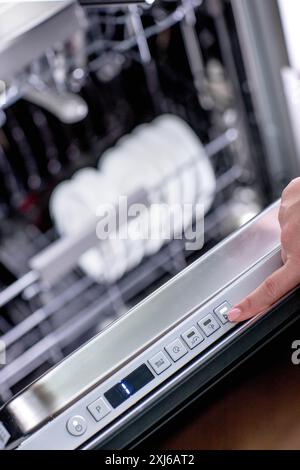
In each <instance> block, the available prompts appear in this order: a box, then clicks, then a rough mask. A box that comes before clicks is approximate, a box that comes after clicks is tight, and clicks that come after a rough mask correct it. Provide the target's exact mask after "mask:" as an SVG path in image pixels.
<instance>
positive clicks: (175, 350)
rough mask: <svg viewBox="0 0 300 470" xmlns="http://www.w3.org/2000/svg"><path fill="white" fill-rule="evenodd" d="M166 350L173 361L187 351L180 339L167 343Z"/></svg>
mask: <svg viewBox="0 0 300 470" xmlns="http://www.w3.org/2000/svg"><path fill="white" fill-rule="evenodd" d="M166 350H167V352H168V353H169V354H170V356H171V358H172V359H173V361H175V362H176V361H178V359H180V358H181V357H182V356H184V355H185V354H186V353H187V349H186V347H185V346H184V344H183V343H182V341H180V339H176V340H175V341H173V343H171V344H168V346H166Z"/></svg>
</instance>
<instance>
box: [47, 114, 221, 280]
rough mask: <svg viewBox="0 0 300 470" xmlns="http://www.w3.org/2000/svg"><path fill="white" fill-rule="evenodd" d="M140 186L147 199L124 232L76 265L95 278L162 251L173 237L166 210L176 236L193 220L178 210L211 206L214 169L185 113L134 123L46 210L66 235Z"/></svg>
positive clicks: (112, 275) (119, 272) (115, 275)
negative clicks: (183, 116)
mask: <svg viewBox="0 0 300 470" xmlns="http://www.w3.org/2000/svg"><path fill="white" fill-rule="evenodd" d="M140 189H145V190H146V191H147V193H148V195H149V200H150V203H151V205H150V207H149V208H148V209H145V210H144V212H143V213H142V214H141V215H139V216H138V217H136V219H134V220H131V222H130V223H129V230H128V231H129V236H128V237H127V238H126V239H123V237H120V236H119V237H118V236H115V237H114V238H113V239H111V238H109V239H108V240H106V241H101V243H99V247H95V248H93V249H90V250H89V251H88V252H87V253H85V254H84V255H83V256H82V257H81V258H80V260H79V266H80V267H81V269H82V270H83V271H84V272H85V273H86V274H87V275H89V276H90V277H92V278H93V279H95V280H97V281H99V282H101V281H103V280H106V281H108V282H114V281H116V280H117V279H120V278H121V277H122V276H123V274H124V273H125V272H127V271H130V270H131V269H133V268H134V267H136V266H137V265H138V264H139V263H140V262H141V261H142V259H143V258H144V257H145V256H147V255H148V256H149V255H152V254H154V253H156V252H157V251H159V249H160V248H161V247H162V245H163V244H164V243H165V242H166V241H167V240H169V239H170V233H169V223H165V221H166V220H167V217H168V216H169V212H170V209H171V211H172V216H173V219H174V224H173V225H172V229H173V231H172V233H171V237H175V236H178V234H180V233H182V231H183V230H184V229H185V228H186V227H187V226H189V225H190V224H191V222H192V220H191V219H192V216H191V214H190V213H189V212H188V211H187V212H185V211H183V212H182V210H181V209H182V207H183V206H184V205H185V206H186V205H195V204H199V203H201V204H202V206H203V208H204V213H206V212H207V211H208V210H209V208H210V207H211V204H212V202H213V199H214V194H215V189H216V180H215V174H214V171H213V168H212V166H211V164H210V161H209V159H208V157H207V155H206V154H205V150H204V148H203V145H202V144H201V142H200V140H199V139H198V137H197V136H196V134H195V133H194V132H193V130H192V129H191V128H190V127H189V126H188V125H187V124H186V123H185V122H184V121H183V120H182V119H180V118H178V117H176V116H173V115H163V116H160V117H159V118H157V119H155V120H154V121H153V122H152V123H150V124H144V125H141V126H139V127H137V128H136V129H135V130H134V131H133V132H132V133H131V134H130V135H128V136H125V137H123V138H122V139H120V141H119V142H118V143H117V145H116V146H115V147H113V148H111V149H109V150H108V151H106V152H105V153H104V154H103V155H102V157H101V160H100V162H99V170H98V171H97V170H95V169H92V168H87V169H84V170H81V171H79V172H77V173H76V174H75V175H74V176H73V178H72V179H71V180H70V181H67V182H64V183H61V184H60V185H59V186H58V187H57V188H56V189H55V191H54V193H53V195H52V197H51V202H50V211H51V214H52V217H53V220H54V222H55V224H56V227H57V230H58V232H59V233H60V234H61V235H69V234H72V233H75V232H76V231H78V230H80V229H82V227H83V226H84V225H85V224H89V223H91V221H92V220H93V219H95V215H96V214H97V213H98V214H99V207H100V206H102V205H106V206H107V205H115V206H117V205H118V201H119V196H127V197H128V196H131V195H132V194H133V193H135V192H136V191H137V190H140ZM182 213H183V214H184V217H182ZM149 228H150V234H151V235H150V234H149ZM121 231H122V227H120V228H119V232H118V233H119V234H120V232H121Z"/></svg>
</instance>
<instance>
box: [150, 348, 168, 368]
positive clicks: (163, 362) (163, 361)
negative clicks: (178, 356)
mask: <svg viewBox="0 0 300 470" xmlns="http://www.w3.org/2000/svg"><path fill="white" fill-rule="evenodd" d="M148 362H149V364H150V366H152V367H153V369H154V371H155V372H156V373H157V374H161V373H162V372H164V371H165V370H166V369H168V368H169V367H170V365H171V362H170V361H169V359H168V358H167V356H166V355H165V354H164V353H163V352H162V351H160V352H159V353H157V354H155V356H153V357H152V358H151V359H149V361H148Z"/></svg>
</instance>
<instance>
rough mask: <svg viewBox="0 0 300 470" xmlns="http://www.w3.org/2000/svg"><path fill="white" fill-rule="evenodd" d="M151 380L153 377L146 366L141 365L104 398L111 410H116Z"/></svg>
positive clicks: (105, 394) (106, 393)
mask: <svg viewBox="0 0 300 470" xmlns="http://www.w3.org/2000/svg"><path fill="white" fill-rule="evenodd" d="M153 379H154V375H153V374H152V372H151V371H150V369H148V367H147V366H146V364H143V365H141V366H140V367H139V368H138V369H136V370H134V371H133V372H131V374H129V375H127V377H125V378H124V379H123V380H121V382H119V383H118V384H116V385H114V386H113V387H112V388H110V389H109V390H108V391H107V392H105V393H104V396H105V398H106V399H107V400H108V401H109V403H110V404H111V406H112V407H113V408H117V406H120V405H121V404H122V403H124V401H126V400H127V399H128V398H130V397H131V396H132V395H134V394H135V393H136V392H138V391H139V390H140V389H141V388H143V387H144V386H145V385H147V384H148V383H149V382H151V380H153Z"/></svg>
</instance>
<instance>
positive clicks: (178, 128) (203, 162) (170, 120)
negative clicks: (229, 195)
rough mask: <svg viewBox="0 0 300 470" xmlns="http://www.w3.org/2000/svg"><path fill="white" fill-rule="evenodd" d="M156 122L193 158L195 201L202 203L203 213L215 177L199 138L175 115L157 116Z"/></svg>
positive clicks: (207, 207) (206, 208) (205, 210)
mask: <svg viewBox="0 0 300 470" xmlns="http://www.w3.org/2000/svg"><path fill="white" fill-rule="evenodd" d="M156 123H157V124H158V125H159V127H161V128H162V129H165V130H166V131H168V132H169V133H170V134H172V135H173V138H174V139H177V141H180V142H181V144H182V145H184V146H185V147H186V148H187V149H188V151H189V157H188V158H191V159H194V158H195V161H196V166H195V167H194V168H195V170H196V173H195V174H196V188H195V189H196V195H197V196H196V201H197V203H202V204H203V207H204V213H206V212H208V210H209V209H210V207H211V205H212V202H213V200H214V195H215V190H216V177H215V173H214V170H213V168H212V165H211V163H210V160H209V158H208V157H207V155H206V152H205V149H204V146H203V145H202V143H201V141H200V139H199V138H198V137H197V135H196V134H195V132H194V131H193V130H192V129H191V128H190V127H189V125H188V124H187V123H186V122H185V121H184V120H183V119H181V118H179V117H177V116H173V115H163V116H160V117H159V118H157V120H156ZM197 156H198V157H197ZM197 158H198V161H197ZM190 181H191V182H192V181H195V177H194V175H193V174H192V173H191V174H190Z"/></svg>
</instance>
